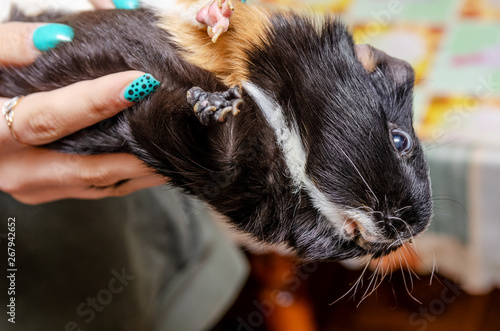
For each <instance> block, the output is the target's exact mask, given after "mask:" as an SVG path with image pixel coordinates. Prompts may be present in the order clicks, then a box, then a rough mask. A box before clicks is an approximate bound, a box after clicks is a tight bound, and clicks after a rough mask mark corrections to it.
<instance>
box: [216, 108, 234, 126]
mask: <svg viewBox="0 0 500 331" xmlns="http://www.w3.org/2000/svg"><path fill="white" fill-rule="evenodd" d="M232 110H233V107H226V108H224V109H222V110H221V111H220V112H219V114H218V116H217V117H218V121H219V122H220V123H222V122H225V121H226V115H227V113H229V112H231V111H232Z"/></svg>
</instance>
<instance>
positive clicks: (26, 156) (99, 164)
mask: <svg viewBox="0 0 500 331" xmlns="http://www.w3.org/2000/svg"><path fill="white" fill-rule="evenodd" d="M0 173H1V174H2V182H1V183H0V191H4V192H7V193H11V194H19V193H23V192H29V191H37V190H39V188H50V187H64V186H68V185H69V186H73V187H86V188H106V187H108V186H114V185H116V184H117V183H120V182H123V181H124V180H128V179H132V178H139V177H144V176H149V175H152V174H153V172H152V171H151V170H150V169H149V168H147V167H146V166H145V165H144V163H142V162H141V161H140V160H138V159H137V158H135V157H134V156H132V155H129V154H102V155H83V156H82V155H74V154H63V153H58V152H55V151H51V150H45V149H42V148H25V149H23V150H21V151H19V152H18V153H15V154H10V155H9V157H8V158H4V159H2V160H1V161H0ZM26 174H29V176H26Z"/></svg>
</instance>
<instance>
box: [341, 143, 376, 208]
mask: <svg viewBox="0 0 500 331" xmlns="http://www.w3.org/2000/svg"><path fill="white" fill-rule="evenodd" d="M338 148H339V149H340V151H341V152H342V154H344V156H345V157H346V158H347V159H348V160H349V162H350V163H351V165H352V166H353V168H354V170H356V172H357V173H358V175H359V177H361V180H362V181H363V182H364V183H365V185H366V187H367V188H368V190H369V191H370V192H371V194H372V195H373V197H374V198H375V201H376V202H377V205H378V204H380V202H379V201H378V198H377V196H376V195H375V193H374V192H373V190H372V188H371V187H370V185H368V182H367V181H366V180H365V178H364V177H363V175H362V174H361V172H360V171H359V169H358V167H356V165H355V164H354V162H352V160H351V158H350V157H349V156H347V154H346V152H344V150H343V149H342V147H340V146H338Z"/></svg>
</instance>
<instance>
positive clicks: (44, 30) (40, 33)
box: [33, 23, 75, 52]
mask: <svg viewBox="0 0 500 331" xmlns="http://www.w3.org/2000/svg"><path fill="white" fill-rule="evenodd" d="M74 36H75V32H74V31H73V29H72V28H71V27H70V26H67V25H64V24H57V23H51V24H46V25H42V26H41V27H39V28H38V29H36V30H35V32H34V33H33V43H34V44H35V47H36V48H37V49H38V50H40V51H42V52H44V51H48V50H49V49H52V48H55V47H56V46H57V45H58V44H59V43H61V42H70V41H72V40H73V37H74Z"/></svg>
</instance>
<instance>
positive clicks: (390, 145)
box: [298, 45, 432, 257]
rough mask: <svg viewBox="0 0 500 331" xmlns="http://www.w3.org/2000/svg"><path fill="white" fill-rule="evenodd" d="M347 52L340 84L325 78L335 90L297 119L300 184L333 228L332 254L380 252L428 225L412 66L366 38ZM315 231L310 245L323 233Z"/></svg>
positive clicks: (429, 209) (428, 191)
mask: <svg viewBox="0 0 500 331" xmlns="http://www.w3.org/2000/svg"><path fill="white" fill-rule="evenodd" d="M354 53H355V58H356V59H357V61H356V63H353V64H352V68H351V69H350V70H344V71H343V72H341V73H340V75H338V76H337V77H333V80H341V81H343V86H339V85H338V84H335V83H334V84H332V86H330V88H331V89H332V90H333V91H335V93H332V94H330V95H329V96H328V97H325V98H324V99H323V105H320V103H318V104H316V108H315V109H322V110H321V111H319V113H320V114H321V117H316V118H314V119H312V120H311V121H312V122H315V123H316V124H314V125H313V123H312V122H309V123H308V122H304V121H302V123H301V121H300V120H299V121H298V123H299V124H298V126H299V127H301V126H302V128H303V130H302V131H301V134H302V137H303V141H305V142H306V143H305V144H304V146H306V147H305V150H306V151H307V152H306V154H307V164H306V171H305V172H306V177H307V178H308V179H310V182H309V183H308V182H307V181H306V184H305V190H306V191H308V193H309V195H310V196H311V198H312V201H313V204H314V205H315V206H316V209H317V210H319V211H320V213H321V215H322V218H324V219H326V220H327V221H328V222H331V223H332V224H333V225H334V227H335V228H336V229H337V230H338V232H337V238H336V239H337V240H338V241H336V242H337V243H338V246H339V249H338V253H336V254H334V255H340V256H342V257H345V256H356V255H365V254H370V255H373V256H381V255H385V254H387V253H388V252H390V251H393V250H395V249H397V248H398V247H400V246H401V245H403V244H404V243H405V242H406V241H409V240H411V239H412V238H413V237H414V236H416V235H417V234H419V233H420V232H422V231H423V230H424V229H425V228H426V227H427V226H428V224H429V222H430V218H431V215H432V199H431V188H430V179H429V170H428V166H427V163H426V161H425V159H424V155H423V151H422V147H421V145H420V143H419V140H418V138H417V136H416V135H415V132H414V129H413V126H412V97H413V86H414V79H415V75H414V71H413V69H412V67H411V66H410V65H409V64H408V63H407V62H405V61H402V60H399V59H396V58H393V57H390V56H389V55H387V54H386V53H384V52H382V51H380V50H377V49H375V48H373V47H371V46H368V45H356V46H354ZM318 102H321V101H320V100H318ZM313 117H314V116H313ZM304 129H306V130H307V132H308V134H307V136H310V137H309V138H305V137H306V134H304V132H305V131H304ZM319 237H321V239H319V240H318V241H317V243H316V244H314V243H313V244H312V245H313V246H314V247H316V248H315V250H316V251H315V253H318V252H319V251H321V248H320V247H325V243H326V242H327V241H328V240H329V239H328V238H327V237H326V236H325V237H322V236H319ZM330 240H331V238H330ZM318 244H319V245H320V246H318ZM309 252H311V253H312V252H313V251H311V250H310V249H309ZM323 252H324V253H325V254H328V252H327V250H323ZM305 255H307V252H306V253H305Z"/></svg>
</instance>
